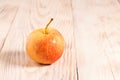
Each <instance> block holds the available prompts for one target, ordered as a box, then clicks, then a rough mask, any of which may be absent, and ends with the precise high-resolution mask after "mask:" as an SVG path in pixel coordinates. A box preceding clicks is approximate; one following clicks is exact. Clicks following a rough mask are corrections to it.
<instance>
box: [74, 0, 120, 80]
mask: <svg viewBox="0 0 120 80" xmlns="http://www.w3.org/2000/svg"><path fill="white" fill-rule="evenodd" d="M73 6H74V10H73V14H74V24H75V33H76V34H75V42H76V52H77V67H78V74H79V80H120V44H119V42H120V32H119V31H120V7H119V2H118V1H117V0H104V1H103V0H75V1H73Z"/></svg>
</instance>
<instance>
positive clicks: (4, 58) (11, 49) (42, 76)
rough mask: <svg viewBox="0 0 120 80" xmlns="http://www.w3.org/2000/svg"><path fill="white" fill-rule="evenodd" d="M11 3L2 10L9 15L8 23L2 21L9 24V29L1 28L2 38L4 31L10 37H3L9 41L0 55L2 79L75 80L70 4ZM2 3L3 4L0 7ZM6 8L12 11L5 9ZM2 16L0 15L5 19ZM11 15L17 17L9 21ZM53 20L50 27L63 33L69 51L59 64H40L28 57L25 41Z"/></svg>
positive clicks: (28, 0) (67, 0)
mask: <svg viewBox="0 0 120 80" xmlns="http://www.w3.org/2000/svg"><path fill="white" fill-rule="evenodd" d="M8 2H10V1H6V2H4V4H3V6H1V7H0V9H1V11H2V13H6V14H7V16H5V17H6V19H7V20H8V22H6V21H5V20H2V18H0V19H1V21H0V23H4V25H8V27H5V26H4V25H0V28H2V29H1V30H2V33H1V35H2V34H3V32H4V30H6V35H7V37H6V35H4V38H6V40H5V42H4V45H3V46H2V50H1V52H0V80H8V79H9V80H76V59H75V52H74V51H75V50H74V39H73V38H72V36H74V35H73V22H72V9H71V1H70V0H65V1H64V0H60V1H59V0H48V1H45V0H22V1H20V0H19V1H13V2H10V3H8ZM17 2H19V4H17ZM2 3H3V1H1V3H0V4H2ZM12 3H13V4H12ZM4 6H5V7H6V8H10V9H11V10H5V11H4V10H2V8H4ZM15 7H17V8H15ZM14 8H15V9H14ZM16 9H17V12H16ZM2 13H1V14H0V15H1V17H4V16H3V15H2ZM8 14H9V15H13V16H15V17H14V18H12V16H10V18H9V15H8ZM15 14H16V15H15ZM51 17H53V18H54V21H53V23H52V24H51V27H55V28H56V29H58V30H59V31H60V32H61V33H62V35H63V36H64V38H65V42H66V48H65V51H64V54H63V56H62V57H61V59H60V60H59V61H57V62H56V63H54V64H52V65H40V64H37V63H35V62H34V61H32V60H31V59H30V58H29V57H28V55H26V51H25V44H26V38H27V36H28V35H29V33H30V32H31V31H33V30H34V29H38V28H41V27H45V25H46V24H47V22H48V21H49V20H50V18H51ZM10 24H11V25H10ZM68 34H69V35H68ZM1 35H0V36H1ZM66 35H67V37H66ZM0 40H2V39H0Z"/></svg>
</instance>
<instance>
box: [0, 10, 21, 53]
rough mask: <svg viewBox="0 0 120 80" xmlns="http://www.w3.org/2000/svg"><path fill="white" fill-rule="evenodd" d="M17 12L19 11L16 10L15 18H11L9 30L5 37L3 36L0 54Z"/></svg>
mask: <svg viewBox="0 0 120 80" xmlns="http://www.w3.org/2000/svg"><path fill="white" fill-rule="evenodd" d="M18 10H19V9H17V10H16V13H15V16H14V17H13V19H12V21H11V23H10V28H9V30H8V32H7V34H6V36H5V39H4V40H3V43H2V47H1V48H0V53H1V51H2V49H3V47H4V44H5V42H6V39H7V36H8V35H9V32H10V31H11V28H12V24H13V22H14V20H15V17H16V15H17V12H18ZM3 11H4V10H3Z"/></svg>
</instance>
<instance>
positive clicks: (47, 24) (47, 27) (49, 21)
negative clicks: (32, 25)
mask: <svg viewBox="0 0 120 80" xmlns="http://www.w3.org/2000/svg"><path fill="white" fill-rule="evenodd" d="M52 21H53V18H51V20H50V21H49V23H48V24H47V25H46V27H45V34H47V33H48V32H47V28H48V26H49V25H50V23H51V22H52Z"/></svg>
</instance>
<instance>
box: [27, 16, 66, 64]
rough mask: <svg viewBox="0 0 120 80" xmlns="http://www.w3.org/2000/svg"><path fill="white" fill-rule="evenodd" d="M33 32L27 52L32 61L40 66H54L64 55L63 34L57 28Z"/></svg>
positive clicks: (28, 40) (46, 28)
mask: <svg viewBox="0 0 120 80" xmlns="http://www.w3.org/2000/svg"><path fill="white" fill-rule="evenodd" d="M52 21H53V18H51V20H50V21H49V23H48V24H47V25H46V27H45V28H40V29H37V30H34V31H33V32H31V33H30V34H29V36H28V38H27V42H26V52H27V54H28V55H29V56H30V58H31V59H33V60H34V61H36V62H37V63H40V64H52V63H54V62H55V61H57V60H58V59H59V58H60V57H61V56H62V54H63V51H64V48H65V41H64V38H63V36H62V34H61V33H60V32H59V31H58V30H56V29H55V28H50V27H48V26H49V24H50V23H51V22H52Z"/></svg>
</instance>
